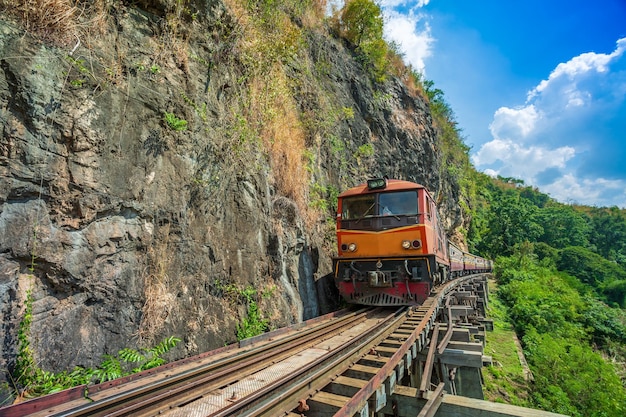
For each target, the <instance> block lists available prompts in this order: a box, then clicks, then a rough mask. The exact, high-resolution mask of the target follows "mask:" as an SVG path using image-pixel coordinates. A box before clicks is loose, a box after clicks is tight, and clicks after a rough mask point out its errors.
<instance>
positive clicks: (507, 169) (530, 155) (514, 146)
mask: <svg viewBox="0 0 626 417" xmlns="http://www.w3.org/2000/svg"><path fill="white" fill-rule="evenodd" d="M575 154H576V151H575V150H574V148H572V147H569V146H563V147H560V148H556V149H549V148H546V147H543V146H530V147H526V148H524V147H522V146H520V144H518V143H516V142H514V141H512V140H504V139H494V140H492V141H491V142H487V143H485V144H484V145H483V146H482V147H481V148H480V150H479V151H478V152H477V153H476V154H474V155H472V162H473V163H474V165H476V166H481V165H494V164H496V163H501V167H500V168H498V169H497V170H494V169H491V171H490V172H491V173H492V174H495V175H502V176H505V177H515V178H519V179H522V180H524V182H527V183H531V184H532V183H534V182H535V178H536V176H537V174H539V173H541V172H543V171H545V170H546V169H549V168H559V169H562V168H565V166H566V164H567V161H569V160H570V159H572V158H573V157H574V156H575Z"/></svg>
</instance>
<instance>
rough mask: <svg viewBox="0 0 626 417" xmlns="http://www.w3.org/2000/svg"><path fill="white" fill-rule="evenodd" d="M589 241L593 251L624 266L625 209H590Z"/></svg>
mask: <svg viewBox="0 0 626 417" xmlns="http://www.w3.org/2000/svg"><path fill="white" fill-rule="evenodd" d="M588 216H589V221H590V223H591V233H590V236H589V241H590V244H591V246H592V248H594V251H595V252H597V253H598V254H600V255H602V256H603V257H605V258H606V259H608V260H610V261H615V262H617V263H619V264H621V265H622V266H625V267H626V211H625V210H620V209H618V208H617V207H611V208H593V209H590V211H589V213H588Z"/></svg>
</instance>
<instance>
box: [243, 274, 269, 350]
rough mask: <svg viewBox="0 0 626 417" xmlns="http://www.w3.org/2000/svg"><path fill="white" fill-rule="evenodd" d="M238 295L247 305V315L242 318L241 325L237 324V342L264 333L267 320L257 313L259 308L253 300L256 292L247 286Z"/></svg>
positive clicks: (266, 327)
mask: <svg viewBox="0 0 626 417" xmlns="http://www.w3.org/2000/svg"><path fill="white" fill-rule="evenodd" d="M240 294H241V295H242V296H243V297H244V298H245V302H246V304H247V305H248V312H247V313H248V315H247V316H246V317H244V318H243V320H242V321H241V323H239V324H237V340H243V339H247V338H249V337H254V336H257V335H260V334H262V333H265V332H266V331H267V329H268V324H269V320H268V319H265V318H263V317H262V315H261V313H260V312H259V306H258V305H257V303H256V300H255V299H254V298H255V297H256V295H257V291H256V290H255V289H254V288H253V287H251V286H249V287H246V288H245V289H244V290H243V291H242V292H240Z"/></svg>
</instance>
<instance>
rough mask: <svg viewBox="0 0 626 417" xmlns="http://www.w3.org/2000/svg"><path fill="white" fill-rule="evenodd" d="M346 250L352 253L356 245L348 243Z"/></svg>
mask: <svg viewBox="0 0 626 417" xmlns="http://www.w3.org/2000/svg"><path fill="white" fill-rule="evenodd" d="M348 250H349V251H350V252H354V251H356V243H350V244H349V245H348Z"/></svg>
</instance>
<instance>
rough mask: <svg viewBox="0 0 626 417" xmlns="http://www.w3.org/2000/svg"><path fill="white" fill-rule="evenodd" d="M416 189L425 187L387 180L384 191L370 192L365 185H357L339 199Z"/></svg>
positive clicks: (413, 183) (402, 181)
mask: <svg viewBox="0 0 626 417" xmlns="http://www.w3.org/2000/svg"><path fill="white" fill-rule="evenodd" d="M418 188H425V187H424V186H423V185H420V184H417V183H415V182H411V181H404V180H391V179H388V180H387V186H386V187H385V188H384V189H378V190H370V189H368V188H367V183H363V184H360V185H357V186H356V187H352V188H349V189H347V190H346V191H344V192H343V193H341V194H339V197H348V196H351V195H357V194H369V193H378V192H381V191H382V192H385V191H399V190H415V189H418Z"/></svg>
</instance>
